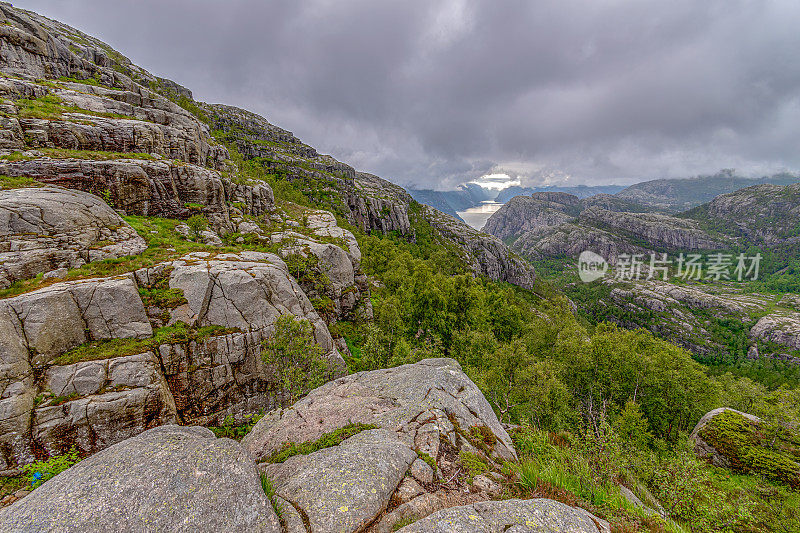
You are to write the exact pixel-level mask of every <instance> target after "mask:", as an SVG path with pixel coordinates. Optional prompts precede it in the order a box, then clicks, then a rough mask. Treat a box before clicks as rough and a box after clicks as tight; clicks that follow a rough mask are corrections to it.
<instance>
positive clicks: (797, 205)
mask: <svg viewBox="0 0 800 533" xmlns="http://www.w3.org/2000/svg"><path fill="white" fill-rule="evenodd" d="M679 216H680V217H682V218H686V219H693V220H696V221H697V222H698V223H699V224H700V226H701V227H703V228H705V229H707V230H708V231H715V232H718V233H721V234H726V235H732V236H734V237H739V238H742V239H744V240H745V241H747V242H750V243H754V244H760V245H766V246H769V247H776V246H783V245H796V244H798V243H800V183H795V184H792V185H783V186H781V185H768V184H764V185H755V186H753V187H748V188H746V189H740V190H738V191H735V192H732V193H729V194H724V195H721V196H718V197H717V198H714V200H712V201H711V202H709V203H707V204H703V205H701V206H699V207H696V208H694V209H692V210H690V211H687V212H686V213H683V214H682V215H679Z"/></svg>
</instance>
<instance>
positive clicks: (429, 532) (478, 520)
mask: <svg viewBox="0 0 800 533" xmlns="http://www.w3.org/2000/svg"><path fill="white" fill-rule="evenodd" d="M398 531H399V532H401V533H506V532H508V533H539V532H541V533H551V532H552V533H556V532H560V533H610V531H611V528H610V526H609V524H608V522H606V521H605V520H602V519H600V518H597V517H596V516H594V515H592V514H591V513H589V512H588V511H585V510H584V509H580V508H577V507H570V506H568V505H565V504H563V503H560V502H557V501H553V500H547V499H544V498H542V499H538V500H506V501H486V502H478V503H474V504H472V505H465V506H463V507H451V508H449V509H444V510H442V511H438V512H436V513H434V514H432V515H430V516H428V517H427V518H424V519H422V520H420V521H418V522H415V523H413V524H411V525H408V526H405V527H403V528H401V529H399V530H398Z"/></svg>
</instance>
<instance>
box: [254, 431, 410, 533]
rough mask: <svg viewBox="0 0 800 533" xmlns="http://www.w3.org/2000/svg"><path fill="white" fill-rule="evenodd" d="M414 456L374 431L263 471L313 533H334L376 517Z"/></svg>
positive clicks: (394, 440) (356, 528) (394, 437)
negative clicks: (273, 481) (303, 517)
mask: <svg viewBox="0 0 800 533" xmlns="http://www.w3.org/2000/svg"><path fill="white" fill-rule="evenodd" d="M416 458H417V454H416V453H415V452H414V451H413V450H412V449H411V448H409V447H408V446H406V445H404V444H403V443H402V442H401V441H400V439H398V437H397V435H396V434H395V433H394V432H391V431H388V430H385V429H375V430H370V431H363V432H361V433H359V434H357V435H354V436H353V437H350V438H349V439H347V440H345V441H344V442H342V443H341V444H340V445H339V446H334V447H332V448H325V449H322V450H319V451H317V452H314V453H312V454H309V455H296V456H294V457H291V458H289V459H288V460H287V461H286V462H284V463H281V464H274V465H271V464H267V465H262V467H261V471H263V472H265V473H266V474H267V475H269V476H270V478H271V479H274V480H276V481H277V484H276V494H277V495H278V496H279V497H280V498H282V499H283V500H284V501H286V502H287V503H288V504H289V505H291V506H292V507H293V508H294V509H295V511H297V512H298V513H299V514H300V515H301V516H305V517H306V518H307V519H308V523H309V525H310V526H311V530H312V531H314V533H338V532H341V531H360V530H361V529H363V528H364V527H365V526H367V525H368V524H369V523H370V522H371V521H372V520H373V519H374V518H375V517H376V516H378V514H380V512H381V511H383V510H384V509H385V508H386V505H387V504H388V502H389V499H390V497H391V495H392V493H393V492H394V491H395V489H397V486H398V484H399V483H400V481H402V479H403V476H404V474H405V472H406V470H407V469H408V467H409V466H410V465H411V463H412V462H413V461H414V460H415V459H416ZM303 531H304V530H300V531H299V532H298V533H303Z"/></svg>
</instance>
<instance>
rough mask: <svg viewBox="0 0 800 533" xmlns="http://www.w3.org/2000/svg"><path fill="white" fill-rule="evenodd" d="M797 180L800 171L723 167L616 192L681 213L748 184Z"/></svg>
mask: <svg viewBox="0 0 800 533" xmlns="http://www.w3.org/2000/svg"><path fill="white" fill-rule="evenodd" d="M797 182H800V175H797V174H792V173H788V172H783V173H780V174H774V175H772V176H764V177H761V178H756V179H751V178H744V177H741V176H736V175H735V174H734V173H733V171H732V170H722V171H720V172H718V173H716V174H714V175H713V176H699V177H696V178H690V179H659V180H653V181H646V182H643V183H637V184H636V185H631V186H630V187H628V188H627V189H625V190H623V191H621V192H619V193H617V194H616V196H617V197H619V198H622V199H625V200H630V201H632V202H635V203H637V204H642V205H646V206H650V207H655V208H658V209H663V210H666V211H669V212H672V213H678V212H681V211H685V210H687V209H691V208H693V207H697V206H699V205H701V204H704V203H707V202H710V201H711V200H713V199H714V198H716V197H717V196H719V195H721V194H727V193H731V192H734V191H737V190H739V189H744V188H745V187H751V186H753V185H761V184H764V183H769V184H772V185H790V184H792V183H797Z"/></svg>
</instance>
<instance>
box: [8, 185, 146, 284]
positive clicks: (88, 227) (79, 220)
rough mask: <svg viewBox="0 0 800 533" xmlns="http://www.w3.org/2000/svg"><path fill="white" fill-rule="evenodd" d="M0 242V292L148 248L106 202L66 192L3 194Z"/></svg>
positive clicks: (15, 191) (43, 190) (40, 190)
mask: <svg viewBox="0 0 800 533" xmlns="http://www.w3.org/2000/svg"><path fill="white" fill-rule="evenodd" d="M0 237H1V238H2V239H1V240H0V288H2V287H7V286H8V285H10V284H11V283H12V282H14V281H17V280H21V279H27V278H31V277H34V276H36V275H37V274H40V273H43V272H48V271H51V270H55V269H58V268H74V267H78V266H80V265H82V264H84V263H87V262H91V261H98V260H102V259H109V258H117V257H124V256H128V255H136V254H138V253H141V252H142V251H144V250H145V248H147V243H145V241H144V239H143V238H141V237H140V236H139V235H138V234H137V233H136V231H135V230H134V229H133V228H132V227H130V226H129V225H128V223H127V222H125V221H124V220H122V218H121V217H120V216H119V215H118V214H117V213H116V212H115V211H114V210H113V209H111V207H109V206H108V205H107V204H106V203H105V202H103V200H101V199H100V198H98V197H97V196H94V195H92V194H88V193H85V192H80V191H74V190H69V189H64V188H61V187H40V188H36V187H34V188H25V189H12V190H7V191H0Z"/></svg>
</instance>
